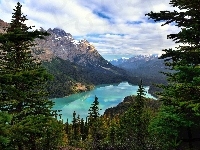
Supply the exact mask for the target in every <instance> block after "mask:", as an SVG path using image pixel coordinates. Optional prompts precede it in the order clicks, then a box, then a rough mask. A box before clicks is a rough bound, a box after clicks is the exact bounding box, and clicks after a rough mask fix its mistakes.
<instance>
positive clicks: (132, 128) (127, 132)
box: [118, 80, 149, 150]
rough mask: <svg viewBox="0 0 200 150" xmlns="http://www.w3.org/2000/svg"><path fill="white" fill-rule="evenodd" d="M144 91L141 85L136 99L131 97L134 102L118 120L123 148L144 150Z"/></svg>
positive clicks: (146, 122) (145, 137) (146, 135)
mask: <svg viewBox="0 0 200 150" xmlns="http://www.w3.org/2000/svg"><path fill="white" fill-rule="evenodd" d="M144 96H145V89H144V87H143V85H142V80H141V83H140V84H139V88H138V91H137V96H136V97H131V98H132V99H133V100H134V102H133V104H132V106H131V107H130V108H129V109H128V110H127V111H126V112H125V113H124V114H123V116H122V117H121V119H120V129H119V136H118V137H119V138H120V140H121V142H120V143H121V145H122V146H123V147H124V148H128V147H129V148H130V147H131V149H135V150H146V149H147V147H146V140H147V139H148V131H147V130H148V122H149V116H148V115H147V112H146V111H147V110H146V107H145V98H144Z"/></svg>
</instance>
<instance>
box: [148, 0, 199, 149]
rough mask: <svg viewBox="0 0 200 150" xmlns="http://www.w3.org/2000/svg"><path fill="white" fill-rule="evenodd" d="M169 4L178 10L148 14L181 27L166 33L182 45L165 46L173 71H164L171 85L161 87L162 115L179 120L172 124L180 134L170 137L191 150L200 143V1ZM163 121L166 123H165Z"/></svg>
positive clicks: (173, 120) (180, 0)
mask: <svg viewBox="0 0 200 150" xmlns="http://www.w3.org/2000/svg"><path fill="white" fill-rule="evenodd" d="M169 4H170V5H171V6H172V7H176V8H178V9H179V11H176V10H174V11H172V12H170V11H160V12H158V13H155V12H150V13H148V14H146V15H147V16H149V17H150V18H151V19H153V20H154V21H155V22H157V21H164V23H163V24H162V26H164V25H168V24H171V23H174V24H175V26H177V27H179V28H180V32H179V33H177V34H169V35H167V38H168V39H172V40H173V41H174V42H175V43H177V44H179V46H177V47H176V48H175V49H172V48H170V49H164V50H163V51H164V54H163V55H162V56H161V58H162V59H165V65H166V66H168V67H169V68H170V69H172V70H174V72H172V73H165V74H166V76H167V77H168V81H169V84H168V85H166V86H162V88H163V89H164V91H163V93H162V94H161V100H162V101H163V105H164V106H163V109H161V113H160V115H161V114H163V115H165V116H162V117H164V118H165V121H167V120H170V121H171V122H176V124H175V125H174V128H173V126H171V128H173V130H176V133H177V135H176V136H173V138H170V135H169V136H168V138H167V139H169V141H170V140H171V143H174V141H176V142H175V143H179V145H180V147H181V145H184V142H186V143H188V148H189V149H190V150H192V149H194V147H195V145H199V142H196V143H195V144H194V141H199V139H200V137H194V133H195V128H200V123H199V121H197V120H199V119H200V116H199V115H200V68H199V66H200V15H199V12H200V10H199V8H200V2H199V0H192V1H188V0H171V1H170V3H169ZM172 109H173V110H172ZM168 114H171V115H172V114H174V116H173V117H172V116H171V115H168ZM175 116H176V117H175ZM162 117H161V116H160V118H162ZM167 118H168V119H167ZM163 121H164V120H163ZM164 124H167V122H165V123H162V125H164ZM160 125H161V124H160ZM162 125H161V126H159V128H161V127H162ZM157 129H158V128H157ZM163 130H164V128H163ZM181 133H186V135H187V136H181ZM165 136H167V134H166V135H165ZM169 141H168V142H169ZM180 143H181V144H180ZM176 147H178V144H176Z"/></svg>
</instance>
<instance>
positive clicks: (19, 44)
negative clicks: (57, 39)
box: [0, 3, 53, 119]
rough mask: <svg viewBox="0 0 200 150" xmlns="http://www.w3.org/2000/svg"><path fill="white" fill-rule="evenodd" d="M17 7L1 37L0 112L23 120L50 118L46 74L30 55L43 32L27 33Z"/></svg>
mask: <svg viewBox="0 0 200 150" xmlns="http://www.w3.org/2000/svg"><path fill="white" fill-rule="evenodd" d="M21 7H22V5H21V4H20V3H17V6H16V9H14V13H13V16H12V18H13V19H12V21H11V23H10V26H9V27H8V28H7V30H6V33H5V34H1V35H0V43H1V45H0V50H1V51H0V52H1V59H0V83H1V84H0V110H1V111H8V113H11V114H15V117H17V118H18V119H22V118H23V117H24V116H27V115H37V114H43V115H49V114H50V108H51V107H52V105H53V103H52V102H51V101H49V100H48V97H47V92H46V91H45V84H46V82H47V81H48V80H49V79H50V76H49V74H48V73H47V72H46V70H45V69H44V68H42V67H41V64H40V63H38V62H37V61H36V60H35V59H34V58H33V57H32V55H31V49H30V48H31V47H33V46H34V45H35V44H34V43H33V41H34V39H35V38H43V36H46V35H48V34H47V33H46V32H40V31H37V30H35V31H29V30H31V29H32V27H27V26H26V24H25V23H24V22H25V21H26V20H27V19H26V16H24V15H23V14H22V13H21Z"/></svg>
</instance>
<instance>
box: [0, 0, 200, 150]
mask: <svg viewBox="0 0 200 150" xmlns="http://www.w3.org/2000/svg"><path fill="white" fill-rule="evenodd" d="M170 5H171V6H172V7H176V8H178V9H180V10H181V11H180V12H178V11H173V12H170V11H161V12H158V13H157V12H156V13H155V12H150V13H148V14H145V15H146V16H149V19H153V20H154V21H156V22H157V21H158V22H160V21H162V22H163V24H162V26H164V25H167V24H170V23H173V24H174V25H175V26H177V27H180V28H181V31H180V32H179V33H177V34H174V33H173V34H170V35H168V36H167V38H168V39H172V40H173V41H174V42H176V43H178V44H180V46H179V47H177V48H176V49H165V50H163V51H164V54H163V55H162V56H161V57H160V58H162V59H164V60H165V65H166V66H168V67H169V68H170V69H171V70H174V71H173V72H170V73H164V74H165V75H166V76H167V78H168V83H167V85H158V87H160V88H161V89H162V92H160V93H158V96H159V99H158V100H157V101H155V100H151V99H147V98H144V95H145V91H144V88H143V83H142V80H141V81H140V82H139V85H138V91H137V95H136V96H128V95H127V96H128V97H126V98H125V100H124V102H123V103H121V104H119V105H118V106H117V107H116V108H111V109H108V110H107V111H106V112H105V114H104V115H100V114H99V110H100V109H101V108H99V101H98V95H97V97H94V102H93V103H92V104H91V107H90V109H89V110H88V117H87V118H84V119H83V118H81V114H76V112H72V116H73V121H72V122H68V121H67V122H66V123H65V122H62V121H60V120H59V115H60V114H59V113H60V112H59V110H58V111H52V106H53V102H52V101H50V100H48V93H47V88H46V87H47V86H48V82H51V80H52V75H51V74H50V73H49V72H47V71H46V69H45V68H44V67H43V66H42V65H41V63H40V62H39V61H37V60H35V59H34V58H33V57H32V55H31V50H30V47H32V46H34V42H33V41H34V39H35V38H44V37H45V36H48V33H47V32H42V31H38V30H32V27H28V26H27V25H26V24H25V23H24V22H25V21H26V20H27V18H26V16H24V15H23V13H22V12H21V7H22V5H21V4H20V3H19V2H18V3H17V6H16V7H15V9H14V13H13V16H12V20H11V23H10V26H9V27H7V28H5V31H6V32H5V33H1V34H0V43H1V44H0V149H1V150H56V149H63V150H64V149H77V148H79V149H91V150H111V149H112V150H147V149H148V150H199V147H200V134H199V131H200V122H199V120H200V68H199V65H200V39H199V37H200V16H199V8H200V3H199V0H191V1H187V0H171V1H170ZM54 61H61V60H54ZM48 67H51V66H48ZM61 67H62V66H61ZM54 73H56V71H54ZM75 74H76V72H75ZM76 75H78V74H76ZM65 77H66V78H68V77H69V76H65ZM81 78H82V76H81V75H80V80H81ZM56 80H60V79H56ZM60 86H62V85H60ZM52 88H53V87H52ZM53 90H56V89H53Z"/></svg>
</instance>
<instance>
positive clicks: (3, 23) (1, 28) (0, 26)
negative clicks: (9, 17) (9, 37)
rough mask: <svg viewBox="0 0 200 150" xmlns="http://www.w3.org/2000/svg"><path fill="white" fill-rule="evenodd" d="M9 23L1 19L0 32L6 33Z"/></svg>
mask: <svg viewBox="0 0 200 150" xmlns="http://www.w3.org/2000/svg"><path fill="white" fill-rule="evenodd" d="M8 25H9V24H8V23H6V22H4V21H3V20H1V19H0V33H5V31H4V29H5V28H6V27H7V26H8Z"/></svg>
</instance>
